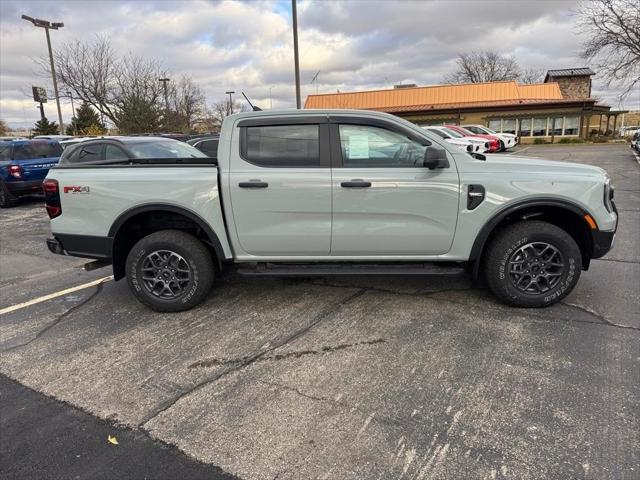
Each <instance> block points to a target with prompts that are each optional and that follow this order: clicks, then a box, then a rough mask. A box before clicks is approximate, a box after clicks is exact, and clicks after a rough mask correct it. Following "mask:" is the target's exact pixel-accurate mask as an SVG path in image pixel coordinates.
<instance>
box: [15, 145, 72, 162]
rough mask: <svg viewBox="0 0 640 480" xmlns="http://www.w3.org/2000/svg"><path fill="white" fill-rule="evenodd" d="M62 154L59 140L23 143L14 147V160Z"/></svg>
mask: <svg viewBox="0 0 640 480" xmlns="http://www.w3.org/2000/svg"><path fill="white" fill-rule="evenodd" d="M61 154H62V147H61V146H60V144H59V143H58V142H37V143H36V142H34V143H23V144H18V145H15V146H14V147H13V158H14V160H31V159H35V158H52V157H53V158H55V157H59V156H60V155H61Z"/></svg>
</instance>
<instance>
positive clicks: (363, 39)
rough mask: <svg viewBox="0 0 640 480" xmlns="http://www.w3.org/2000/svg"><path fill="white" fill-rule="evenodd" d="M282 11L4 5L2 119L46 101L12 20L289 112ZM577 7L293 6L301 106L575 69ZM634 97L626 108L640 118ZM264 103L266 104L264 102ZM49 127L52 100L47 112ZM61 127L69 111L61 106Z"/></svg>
mask: <svg viewBox="0 0 640 480" xmlns="http://www.w3.org/2000/svg"><path fill="white" fill-rule="evenodd" d="M290 7H291V2H290V1H289V0H282V1H251V2H236V1H228V2H216V1H205V0H193V1H187V0H184V1H153V2H148V1H116V0H113V1H96V0H93V1H86V0H85V1H73V0H56V1H25V0H21V1H11V0H2V1H1V2H0V61H1V64H0V118H2V119H3V120H5V121H6V122H7V123H8V124H9V125H10V126H13V127H19V126H31V125H32V124H33V122H35V121H36V120H37V119H38V118H39V113H38V111H37V110H36V108H35V104H34V102H33V100H32V99H31V98H30V94H31V85H42V86H45V87H47V89H48V90H50V91H52V87H51V81H50V79H47V78H46V77H43V76H42V75H41V74H40V73H39V71H38V68H37V67H36V66H35V65H34V61H33V59H34V58H37V57H41V56H43V55H46V41H45V35H44V31H43V30H42V29H40V28H35V27H34V26H32V25H31V24H30V23H28V22H26V21H24V20H21V19H20V15H21V14H23V13H24V14H27V15H30V16H33V17H38V18H44V19H47V20H50V21H63V22H64V24H65V26H64V28H62V29H61V30H59V31H52V33H51V36H52V43H53V47H54V49H55V48H56V46H59V45H61V44H63V43H66V42H69V41H71V40H73V39H75V38H80V39H86V40H91V39H92V37H93V36H94V35H95V34H100V35H108V36H109V37H110V38H111V40H112V43H113V45H114V47H115V48H116V49H117V51H119V52H121V53H122V54H126V53H128V52H133V53H136V54H139V55H144V56H146V57H152V58H155V59H157V60H159V61H160V62H162V63H163V64H164V65H165V66H166V67H167V68H168V69H169V70H170V71H171V72H172V74H173V75H175V76H176V78H177V77H178V76H179V75H182V74H187V75H190V76H191V77H192V78H193V79H194V80H195V81H196V82H197V83H198V84H199V85H200V86H201V87H202V89H203V91H204V92H205V94H206V97H207V101H208V102H209V103H213V102H216V101H220V100H222V99H223V97H224V92H225V91H227V90H235V91H236V92H238V93H239V92H241V91H244V92H246V93H247V95H249V97H250V98H252V99H255V102H254V103H257V104H259V105H260V106H262V107H263V108H265V107H266V108H269V107H270V105H271V102H272V103H273V107H274V108H280V107H284V108H286V107H292V106H295V87H294V77H293V41H292V33H291V11H290ZM575 7H576V1H573V0H566V1H558V0H531V1H528V0H518V1H506V0H505V1H480V0H467V1H455V0H446V1H419V0H415V1H392V0H386V1H385V0H373V1H359V0H345V1H305V0H299V1H298V25H299V42H300V63H301V84H302V99H303V102H304V99H305V98H306V96H307V95H308V94H310V93H314V92H315V91H316V87H315V85H312V84H311V79H312V77H313V75H314V74H315V73H316V72H317V71H318V70H320V75H319V77H318V78H319V81H318V86H317V88H318V91H319V92H320V93H323V92H335V91H336V90H340V91H353V90H363V89H370V88H385V87H391V86H393V85H394V84H398V83H417V84H418V85H431V84H437V83H441V82H442V79H443V77H444V75H445V74H446V73H447V72H450V71H451V70H453V69H454V68H455V58H456V55H457V54H458V53H460V52H468V51H471V50H497V51H499V52H500V53H503V54H507V55H513V56H515V57H516V59H517V60H518V62H519V63H520V65H521V66H522V67H525V68H537V69H541V70H546V69H550V68H569V67H579V66H583V65H584V61H583V60H581V59H580V58H579V57H578V51H579V49H580V41H581V37H580V32H578V31H577V30H576V28H575V26H574V25H575V21H576V19H575V17H574V16H573V15H572V13H571V11H572V9H574V8H575ZM593 95H594V96H596V97H598V98H600V99H601V100H602V101H603V102H605V103H607V104H609V105H612V106H614V107H618V106H620V105H619V104H618V101H617V100H616V95H617V92H616V91H615V90H612V89H606V88H605V87H604V86H603V85H602V82H600V81H598V78H597V77H596V79H595V83H594V91H593ZM637 97H638V96H635V98H634V96H632V97H631V98H629V99H628V100H627V101H626V104H625V105H624V106H625V107H627V108H633V109H638V108H640V100H639V99H638V98H637ZM270 98H271V100H270ZM45 113H46V115H47V116H48V117H49V119H51V120H53V119H56V120H57V114H56V110H55V102H50V103H48V104H47V105H46V106H45ZM63 116H64V117H65V122H68V119H69V118H70V117H71V105H70V104H69V101H68V100H67V99H63Z"/></svg>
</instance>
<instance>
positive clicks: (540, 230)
mask: <svg viewBox="0 0 640 480" xmlns="http://www.w3.org/2000/svg"><path fill="white" fill-rule="evenodd" d="M581 271H582V255H581V253H580V248H579V247H578V245H577V244H576V242H575V241H574V239H573V238H572V237H571V235H569V234H568V233H567V232H565V231H564V230H562V229H561V228H559V227H556V226H555V225H552V224H550V223H547V222H542V221H525V222H519V223H515V224H513V225H510V226H508V227H507V228H505V229H504V230H502V231H501V232H500V233H498V234H497V235H496V237H495V238H494V239H493V241H492V242H491V244H490V245H489V248H488V252H487V255H486V257H485V272H486V279H487V283H488V284H489V288H490V289H491V291H492V292H493V294H494V295H495V296H496V297H497V298H498V300H500V301H501V302H504V303H506V304H508V305H513V306H517V307H533V308H536V307H546V306H549V305H552V304H554V303H556V302H558V301H560V300H561V299H563V298H564V297H565V296H567V295H568V294H569V293H570V292H571V291H572V290H573V288H574V287H575V286H576V283H578V279H579V278H580V272H581Z"/></svg>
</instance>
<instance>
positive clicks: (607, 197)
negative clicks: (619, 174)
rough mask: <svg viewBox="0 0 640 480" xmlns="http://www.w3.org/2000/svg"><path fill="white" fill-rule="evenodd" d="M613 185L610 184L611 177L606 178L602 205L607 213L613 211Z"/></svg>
mask: <svg viewBox="0 0 640 480" xmlns="http://www.w3.org/2000/svg"><path fill="white" fill-rule="evenodd" d="M613 193H614V189H613V185H611V179H610V178H607V179H606V180H605V182H604V199H603V201H604V206H605V208H606V209H607V211H608V212H609V213H611V212H613Z"/></svg>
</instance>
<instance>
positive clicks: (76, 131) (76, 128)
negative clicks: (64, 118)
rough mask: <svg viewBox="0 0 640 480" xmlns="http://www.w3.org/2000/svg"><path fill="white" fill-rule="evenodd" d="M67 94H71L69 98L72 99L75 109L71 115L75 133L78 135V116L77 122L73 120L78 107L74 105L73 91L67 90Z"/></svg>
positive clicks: (72, 107)
mask: <svg viewBox="0 0 640 480" xmlns="http://www.w3.org/2000/svg"><path fill="white" fill-rule="evenodd" d="M67 95H69V98H70V99H71V110H72V111H73V115H72V116H71V124H72V125H73V134H74V135H75V136H76V137H77V136H78V119H77V118H76V121H75V122H74V121H73V119H74V118H75V116H76V107H74V106H73V94H72V93H71V92H67ZM60 133H62V132H60Z"/></svg>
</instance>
